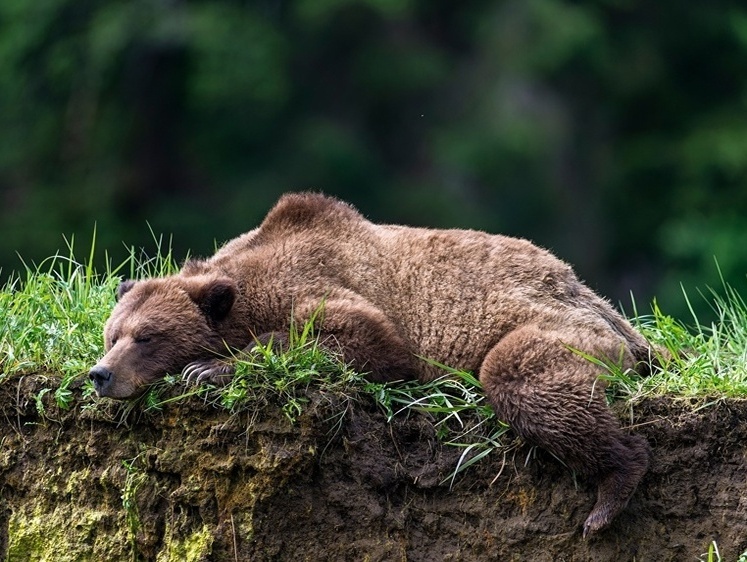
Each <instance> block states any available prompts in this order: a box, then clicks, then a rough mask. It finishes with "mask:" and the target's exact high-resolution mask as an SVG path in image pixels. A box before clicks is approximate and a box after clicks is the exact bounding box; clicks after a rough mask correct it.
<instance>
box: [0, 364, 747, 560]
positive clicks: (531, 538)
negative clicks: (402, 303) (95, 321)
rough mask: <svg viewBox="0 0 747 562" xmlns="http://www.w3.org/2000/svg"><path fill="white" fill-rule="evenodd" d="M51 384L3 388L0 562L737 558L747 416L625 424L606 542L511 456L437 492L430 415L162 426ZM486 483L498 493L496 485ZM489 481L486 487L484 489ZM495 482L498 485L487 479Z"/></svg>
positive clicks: (328, 403)
mask: <svg viewBox="0 0 747 562" xmlns="http://www.w3.org/2000/svg"><path fill="white" fill-rule="evenodd" d="M48 386H49V377H47V376H44V375H28V376H24V377H18V378H17V379H13V380H10V381H5V383H4V384H3V385H2V387H0V393H2V394H3V396H2V400H3V404H5V406H4V408H3V413H2V416H0V443H2V446H1V447H0V559H2V560H8V561H12V562H17V561H26V560H28V561H31V560H34V561H37V560H41V561H45V560H50V561H51V560H54V561H83V560H154V561H159V562H160V561H170V560H211V561H224V560H225V561H234V560H252V561H265V560H267V561H269V560H294V561H296V560H310V561H311V560H313V561H317V560H330V561H333V560H341V561H342V560H370V561H376V560H381V561H389V560H403V561H404V560H407V561H413V562H414V561H424V562H425V561H433V560H459V561H467V562H469V561H477V560H480V561H485V560H535V561H543V560H547V561H561V560H564V561H576V560H578V561H588V560H605V561H608V560H626V561H627V560H636V561H648V560H650V561H657V562H659V561H669V560H671V561H674V560H677V561H680V560H698V558H699V557H701V555H702V554H703V553H704V552H706V550H707V549H708V545H709V544H710V543H711V542H712V541H716V542H717V544H718V547H719V551H720V553H721V556H722V558H723V560H736V559H737V558H738V557H739V555H740V554H741V553H743V552H744V551H745V550H747V490H746V489H745V474H747V450H746V448H745V443H747V422H745V421H744V420H746V419H747V401H736V400H730V401H719V402H717V403H714V404H711V405H708V406H707V407H703V408H700V409H697V410H696V409H695V408H694V407H693V405H692V404H689V403H687V402H685V401H683V400H675V399H672V398H652V399H647V400H644V401H642V402H638V403H636V404H635V407H634V408H633V409H632V411H633V415H632V418H631V414H630V410H629V409H627V408H626V411H622V409H623V407H625V406H624V405H622V404H621V405H620V408H619V409H620V416H621V418H623V421H624V423H626V424H627V425H631V424H632V425H634V426H635V430H636V432H637V433H639V434H641V435H643V436H645V437H646V438H647V439H648V440H649V442H650V443H651V445H652V448H653V451H654V458H653V462H652V468H651V470H650V472H649V473H648V474H647V476H646V477H645V478H644V480H643V482H642V484H641V486H640V488H639V489H638V491H637V492H636V494H635V496H634V497H633V499H632V501H631V503H630V505H629V506H628V508H627V509H626V511H625V512H624V513H623V514H622V515H621V516H620V518H619V519H618V520H617V521H616V522H615V523H614V525H613V526H612V527H611V528H610V529H609V530H607V531H605V532H603V533H601V534H600V535H599V536H598V537H595V538H594V539H592V540H588V541H584V540H583V539H582V538H581V533H580V524H581V523H582V521H583V517H584V516H585V514H586V513H587V512H588V511H589V509H590V508H591V505H592V504H593V500H594V498H593V496H592V493H593V492H592V490H591V488H590V487H587V486H586V485H585V483H584V482H575V481H574V477H573V475H572V474H571V473H570V472H569V471H568V470H566V469H565V468H564V467H562V466H561V465H560V464H559V463H558V462H557V461H556V460H554V459H552V458H551V457H550V456H549V455H546V454H544V453H542V452H540V451H537V450H535V449H531V448H530V447H528V446H526V445H524V446H521V447H519V448H518V449H515V450H514V451H512V452H511V453H510V454H508V455H506V456H502V455H499V454H497V453H495V454H493V455H491V456H489V457H487V458H486V459H484V460H483V461H481V462H480V463H478V464H477V465H475V466H473V467H471V468H470V469H468V470H467V471H466V472H465V473H464V474H463V475H460V476H458V477H457V479H456V482H455V484H454V486H453V489H451V490H450V489H449V484H448V482H447V483H442V482H443V480H444V479H445V478H446V477H447V476H448V474H449V473H450V472H451V471H452V470H453V469H454V467H455V466H456V464H457V460H458V458H459V455H460V454H461V452H462V451H461V450H459V449H457V448H455V447H452V446H448V445H445V444H443V443H442V442H440V441H439V440H438V438H437V437H436V432H435V430H434V428H433V426H432V424H431V423H430V421H429V420H428V419H427V418H426V417H425V416H424V415H411V416H409V417H404V416H402V417H399V418H397V419H395V420H394V421H393V422H392V423H387V421H386V420H385V418H384V416H383V414H382V413H381V412H380V411H379V410H378V408H377V406H376V405H375V404H374V402H373V400H372V399H371V397H369V396H367V395H359V396H355V397H352V398H351V397H330V396H327V395H324V394H323V393H321V392H320V391H310V393H309V400H310V406H309V407H308V408H307V410H306V411H305V413H304V414H303V415H302V416H301V417H300V418H299V419H298V420H297V421H296V423H295V424H291V423H290V422H289V421H288V420H287V418H285V417H284V416H283V414H282V412H280V410H279V409H277V408H273V407H271V406H268V407H266V408H264V409H263V410H262V411H259V412H243V413H241V414H236V415H231V414H230V413H228V412H226V411H223V410H219V409H216V408H214V407H212V406H210V405H207V404H205V403H204V402H203V401H201V400H200V399H199V398H196V397H195V398H192V399H189V400H185V401H179V402H175V403H173V404H168V405H166V406H164V407H163V408H162V409H161V410H160V411H157V412H145V411H143V410H142V409H141V408H133V409H127V408H126V407H124V406H123V405H121V404H118V403H114V402H109V401H106V400H103V401H101V402H100V403H98V404H97V405H96V407H91V406H92V404H93V403H92V402H91V401H90V399H87V400H83V399H81V400H80V401H79V402H77V403H75V404H74V405H73V407H72V408H71V409H69V410H64V411H63V410H60V409H59V408H57V406H56V405H55V404H54V402H53V400H52V399H51V393H45V392H43V389H44V388H46V387H48ZM499 473H500V475H498V474H499ZM497 475H498V476H497ZM496 476H497V477H496Z"/></svg>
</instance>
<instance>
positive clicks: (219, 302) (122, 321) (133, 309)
mask: <svg viewBox="0 0 747 562" xmlns="http://www.w3.org/2000/svg"><path fill="white" fill-rule="evenodd" d="M237 294H238V290H237V287H236V284H235V283H234V281H233V280H231V279H229V278H225V277H214V276H192V277H183V276H180V275H174V276H172V277H165V278H160V279H148V280H144V281H124V282H122V283H121V284H120V285H119V287H118V289H117V304H116V306H115V307H114V310H113V311H112V314H111V316H110V317H109V320H108V321H107V323H106V326H105V327H104V346H105V350H106V354H105V355H104V357H103V358H102V359H101V360H100V361H99V362H98V363H97V364H96V365H95V366H94V367H93V368H92V369H91V371H90V373H89V376H90V378H91V380H92V381H93V386H94V389H95V390H96V393H97V394H98V395H99V396H108V397H110V398H118V399H125V398H132V397H135V396H138V395H139V394H141V393H142V392H143V391H144V390H145V389H146V388H147V386H148V385H150V384H152V383H154V382H156V381H158V380H160V379H161V378H163V377H164V376H165V375H166V374H178V373H180V372H181V370H182V369H183V368H184V367H185V366H186V365H187V364H188V363H190V362H192V361H196V360H198V359H202V358H205V357H210V356H214V355H219V354H221V353H222V354H225V353H226V351H227V349H226V343H225V342H224V341H223V337H222V336H221V327H222V325H223V324H224V323H225V321H226V320H227V318H228V316H229V315H230V312H231V310H232V308H233V306H234V303H235V301H236V297H237Z"/></svg>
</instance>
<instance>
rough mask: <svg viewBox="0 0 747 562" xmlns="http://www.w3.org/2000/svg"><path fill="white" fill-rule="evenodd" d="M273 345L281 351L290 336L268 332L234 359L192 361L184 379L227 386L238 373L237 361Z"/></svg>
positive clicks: (189, 381)
mask: <svg viewBox="0 0 747 562" xmlns="http://www.w3.org/2000/svg"><path fill="white" fill-rule="evenodd" d="M268 344H272V347H273V349H275V350H277V351H280V350H282V349H284V348H285V347H287V345H288V335H287V334H284V333H282V332H267V333H265V334H262V335H260V336H258V337H257V338H256V339H255V341H254V342H252V343H251V344H249V345H248V346H246V347H245V348H244V349H242V350H240V351H239V352H238V353H236V354H235V355H234V356H233V357H209V358H205V359H198V360H197V361H192V362H191V363H189V364H188V365H187V366H186V367H184V369H182V377H183V378H184V380H185V382H186V383H187V384H212V385H215V386H225V385H227V384H228V383H229V382H231V379H232V378H233V375H234V374H235V373H236V359H237V358H241V357H242V356H248V355H251V353H252V352H253V351H254V350H255V349H256V348H257V346H266V345H268Z"/></svg>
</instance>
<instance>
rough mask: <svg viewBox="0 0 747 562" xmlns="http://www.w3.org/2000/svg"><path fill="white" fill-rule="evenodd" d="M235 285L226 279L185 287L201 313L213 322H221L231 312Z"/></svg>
mask: <svg viewBox="0 0 747 562" xmlns="http://www.w3.org/2000/svg"><path fill="white" fill-rule="evenodd" d="M237 291H238V289H237V288H236V283H234V282H233V281H232V280H231V279H228V278H226V277H221V278H218V279H211V280H209V281H207V282H205V283H195V284H194V285H192V286H190V287H187V293H188V294H189V296H190V298H191V299H192V300H193V301H195V303H196V304H197V306H198V307H199V308H200V310H201V311H202V313H203V314H204V315H205V316H207V317H208V319H209V320H212V321H213V322H218V321H220V320H223V319H224V318H225V317H226V316H228V313H229V312H231V308H232V307H233V303H234V301H235V300H236V293H237Z"/></svg>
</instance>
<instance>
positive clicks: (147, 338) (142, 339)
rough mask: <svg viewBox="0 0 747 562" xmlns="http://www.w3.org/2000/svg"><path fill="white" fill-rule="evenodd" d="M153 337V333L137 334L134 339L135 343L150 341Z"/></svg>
mask: <svg viewBox="0 0 747 562" xmlns="http://www.w3.org/2000/svg"><path fill="white" fill-rule="evenodd" d="M152 339H153V336H151V335H143V336H135V337H134V338H133V340H134V341H135V343H149V342H150V341H151V340H152Z"/></svg>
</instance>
